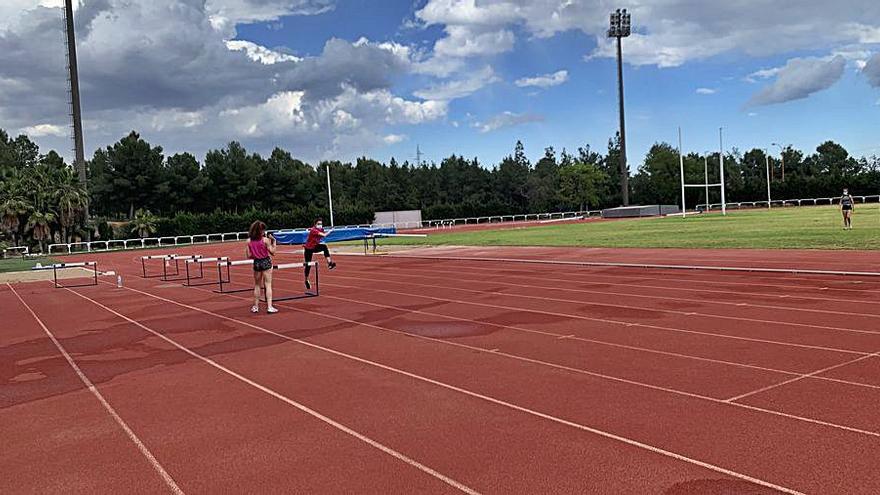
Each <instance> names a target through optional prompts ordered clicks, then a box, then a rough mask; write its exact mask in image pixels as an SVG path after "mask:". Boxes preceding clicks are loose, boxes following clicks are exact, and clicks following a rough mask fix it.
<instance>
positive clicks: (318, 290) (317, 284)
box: [315, 263, 321, 296]
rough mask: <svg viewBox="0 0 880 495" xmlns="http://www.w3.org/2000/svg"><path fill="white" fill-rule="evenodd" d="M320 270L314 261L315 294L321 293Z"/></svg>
mask: <svg viewBox="0 0 880 495" xmlns="http://www.w3.org/2000/svg"><path fill="white" fill-rule="evenodd" d="M320 271H321V267H320V266H319V265H318V264H317V263H316V264H315V295H316V296H318V295H320V294H321V282H320V280H319V279H320V277H319V273H320Z"/></svg>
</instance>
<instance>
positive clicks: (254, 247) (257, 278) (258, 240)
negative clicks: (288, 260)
mask: <svg viewBox="0 0 880 495" xmlns="http://www.w3.org/2000/svg"><path fill="white" fill-rule="evenodd" d="M248 239H249V240H248V243H247V257H248V258H249V259H252V260H254V305H253V306H252V307H251V313H259V312H260V288H262V287H265V288H266V304H267V305H268V306H267V308H266V312H267V313H269V314H274V313H277V312H278V310H277V309H275V306H272V266H273V263H272V256H275V237H274V236H272V235H271V234H270V235H268V236H267V235H266V224H264V223H263V222H261V221H259V220H257V221H256V222H254V223H252V224H251V228H250V229H249V230H248Z"/></svg>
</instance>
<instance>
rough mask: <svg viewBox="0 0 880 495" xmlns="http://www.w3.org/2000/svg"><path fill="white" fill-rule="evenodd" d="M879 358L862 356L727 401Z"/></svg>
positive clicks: (877, 354) (871, 355) (875, 354)
mask: <svg viewBox="0 0 880 495" xmlns="http://www.w3.org/2000/svg"><path fill="white" fill-rule="evenodd" d="M878 356H880V352H875V353H874V354H868V355H867V356H861V357H858V358H856V359H851V360H849V361H846V362H843V363H838V364H835V365H833V366H828V367H827V368H822V369H820V370H816V371H813V372H812V373H808V374H806V375H803V376H798V377H796V378H791V379H788V380H785V381H782V382H779V383H776V384H773V385H768V386H766V387H762V388H759V389H757V390H752V391H751V392H746V393H744V394H741V395H737V396H736V397H731V398H729V399H727V400H726V402H736V401H738V400H740V399H745V398H746V397H751V396H753V395H757V394H760V393H762V392H766V391H768V390H773V389H775V388H778V387H781V386H783V385H788V384H791V383H794V382H797V381H800V380H803V379H804V378H812V377H816V375H821V374H822V373H827V372H829V371H832V370H836V369H838V368H843V367H844V366H849V365H851V364H855V363H858V362H859V361H864V360H865V359H869V358H872V357H878Z"/></svg>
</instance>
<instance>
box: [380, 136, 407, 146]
mask: <svg viewBox="0 0 880 495" xmlns="http://www.w3.org/2000/svg"><path fill="white" fill-rule="evenodd" d="M405 140H406V136H404V135H402V134H389V135H387V136H385V137H384V138H382V141H385V144H397V143H402V142H403V141H405Z"/></svg>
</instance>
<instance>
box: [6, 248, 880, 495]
mask: <svg viewBox="0 0 880 495" xmlns="http://www.w3.org/2000/svg"><path fill="white" fill-rule="evenodd" d="M241 250H242V246H241V245H238V244H235V245H222V246H200V247H193V248H187V249H179V250H178V251H179V252H181V253H187V252H199V253H200V254H203V255H206V256H212V255H219V254H223V255H232V256H236V255H237V254H238V252H239V251H241ZM481 253H483V254H485V252H482V251H481ZM523 253H525V255H526V256H527V255H529V254H530V253H532V251H531V250H528V251H522V250H510V249H508V250H496V251H493V252H491V253H489V254H492V255H494V256H495V257H514V256H520V255H522V254H523ZM736 253H738V252H736ZM457 254H459V255H460V254H462V252H461V251H459V252H458V253H457ZM562 255H565V253H562ZM567 256H570V257H571V258H576V257H577V256H579V253H578V252H577V251H572V252H571V253H568V254H567ZM628 256H630V257H632V256H633V255H632V254H628ZM236 257H237V256H236ZM90 258H95V256H91V257H90ZM82 259H84V258H82ZM97 259H98V261H99V263H100V268H101V269H102V270H111V269H112V270H116V271H118V272H119V273H122V274H123V276H124V282H125V287H124V288H121V289H120V288H116V287H115V284H114V283H111V281H110V280H106V281H103V282H102V284H101V285H99V286H98V287H83V288H76V289H71V290H63V289H53V288H51V285H50V284H46V283H32V284H19V285H14V286H8V285H4V286H2V287H0V307H2V308H4V311H3V315H4V323H3V324H2V327H3V330H2V332H0V355H2V356H3V359H2V360H0V366H2V367H0V372H2V375H3V380H2V382H0V383H2V385H0V435H2V438H3V439H4V445H5V446H6V448H4V449H2V450H0V467H2V470H3V472H4V476H3V477H2V478H0V492H3V493H28V492H32V493H38V492H39V493H46V492H59V491H64V492H72V493H111V492H112V493H118V492H122V491H124V492H126V493H131V492H135V493H140V492H143V493H156V492H161V491H163V490H165V491H171V492H173V493H204V492H217V491H229V492H243V491H248V492H259V493H264V492H292V491H295V492H308V493H352V492H358V493H461V492H465V493H669V494H685V493H779V492H788V493H877V492H878V489H880V475H878V474H877V470H876V466H878V465H880V419H878V418H880V416H878V414H877V411H878V409H880V408H878V406H880V357H878V352H877V351H878V350H880V325H878V324H877V322H878V321H880V299H878V297H877V296H878V294H880V280H878V279H872V278H861V279H859V278H850V277H847V278H843V277H840V278H837V277H829V276H793V275H772V276H771V275H766V274H764V275H761V274H754V273H745V272H743V273H738V272H733V273H715V272H705V271H675V270H646V269H631V268H628V269H625V268H588V267H571V266H560V265H537V266H536V265H524V264H518V263H499V262H478V261H444V260H427V259H404V258H388V257H354V256H351V257H344V258H340V259H339V260H338V261H339V263H340V267H339V268H338V269H337V270H335V271H333V272H327V271H326V270H322V273H321V277H322V279H321V280H322V296H321V297H320V298H313V299H306V300H298V301H290V302H284V303H280V304H278V306H279V308H280V309H281V310H282V312H281V313H280V314H278V315H274V316H269V315H265V314H260V315H251V314H250V313H249V312H248V309H249V306H250V302H249V301H248V294H236V295H221V294H215V293H213V292H212V291H211V289H212V287H201V288H184V287H181V286H180V283H179V282H163V281H160V280H157V279H147V280H145V279H142V278H140V277H139V272H140V253H133V252H118V253H112V254H105V255H102V256H100V257H98V258H97ZM294 259H295V257H293V256H290V255H285V257H284V258H283V261H293V260H294ZM560 259H565V258H560ZM640 260H641V262H648V261H651V262H659V261H662V260H658V259H656V257H655V258H653V259H648V258H647V256H645V257H643V258H641V259H640ZM817 260H818V258H817ZM249 276H250V273H249V269H248V267H238V268H236V269H234V271H233V282H234V284H235V285H236V286H237V287H247V280H248V277H249ZM300 278H301V274H300V273H295V272H289V271H279V272H277V273H276V284H275V286H276V292H277V293H278V294H279V295H290V294H294V293H298V292H300V289H299V284H300V283H301V282H300ZM848 314H854V315H855V316H847V315H848ZM53 339H54V340H53ZM65 355H66V356H67V357H69V361H68V359H67V358H66V357H65Z"/></svg>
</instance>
